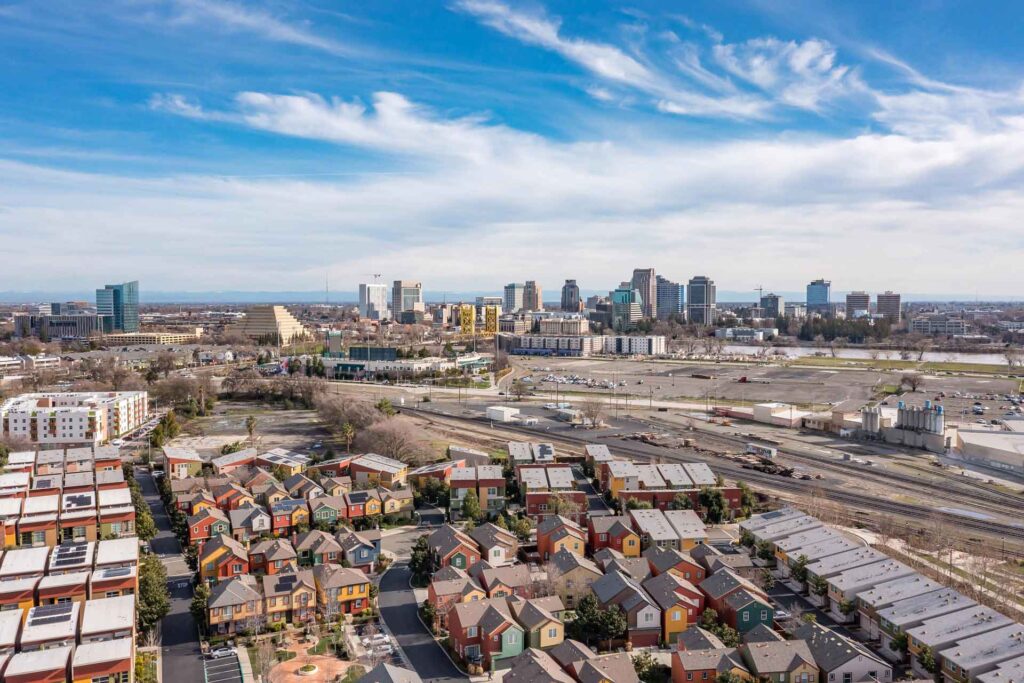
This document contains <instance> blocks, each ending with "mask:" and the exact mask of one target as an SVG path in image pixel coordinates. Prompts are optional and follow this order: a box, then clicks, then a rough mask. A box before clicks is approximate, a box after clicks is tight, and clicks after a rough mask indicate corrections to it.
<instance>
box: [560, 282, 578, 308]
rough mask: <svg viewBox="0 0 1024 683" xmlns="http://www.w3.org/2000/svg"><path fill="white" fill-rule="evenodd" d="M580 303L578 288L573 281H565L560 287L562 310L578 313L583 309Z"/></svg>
mask: <svg viewBox="0 0 1024 683" xmlns="http://www.w3.org/2000/svg"><path fill="white" fill-rule="evenodd" d="M582 304H583V302H582V301H580V287H579V285H577V284H576V281H575V280H566V281H565V284H564V285H562V310H563V311H571V312H572V313H579V312H580V310H581V309H582V308H583V305H582Z"/></svg>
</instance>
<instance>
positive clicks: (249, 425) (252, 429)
mask: <svg viewBox="0 0 1024 683" xmlns="http://www.w3.org/2000/svg"><path fill="white" fill-rule="evenodd" d="M245 431H247V432H248V433H249V445H251V446H252V447H253V448H255V447H256V416H255V415H250V416H249V417H247V418H245Z"/></svg>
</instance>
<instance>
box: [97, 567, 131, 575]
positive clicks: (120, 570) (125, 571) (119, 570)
mask: <svg viewBox="0 0 1024 683" xmlns="http://www.w3.org/2000/svg"><path fill="white" fill-rule="evenodd" d="M131 573H132V570H131V568H130V567H114V568H113V569H108V570H106V572H105V574H104V575H105V576H107V577H112V576H128V575H129V574H131Z"/></svg>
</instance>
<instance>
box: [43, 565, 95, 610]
mask: <svg viewBox="0 0 1024 683" xmlns="http://www.w3.org/2000/svg"><path fill="white" fill-rule="evenodd" d="M89 574H90V572H89V571H77V572H69V573H67V574H51V575H49V576H44V577H43V578H42V579H40V580H39V585H38V587H37V589H36V603H37V604H39V605H54V604H57V603H58V602H81V603H84V602H85V601H86V600H88V599H89ZM99 597H103V596H99Z"/></svg>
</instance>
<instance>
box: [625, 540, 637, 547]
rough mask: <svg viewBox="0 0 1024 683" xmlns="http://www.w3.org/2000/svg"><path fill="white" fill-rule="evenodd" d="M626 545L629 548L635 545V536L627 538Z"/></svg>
mask: <svg viewBox="0 0 1024 683" xmlns="http://www.w3.org/2000/svg"><path fill="white" fill-rule="evenodd" d="M626 545H628V546H629V547H630V548H632V547H633V546H635V545H636V539H635V538H631V539H629V541H627V542H626Z"/></svg>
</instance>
